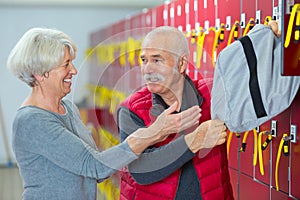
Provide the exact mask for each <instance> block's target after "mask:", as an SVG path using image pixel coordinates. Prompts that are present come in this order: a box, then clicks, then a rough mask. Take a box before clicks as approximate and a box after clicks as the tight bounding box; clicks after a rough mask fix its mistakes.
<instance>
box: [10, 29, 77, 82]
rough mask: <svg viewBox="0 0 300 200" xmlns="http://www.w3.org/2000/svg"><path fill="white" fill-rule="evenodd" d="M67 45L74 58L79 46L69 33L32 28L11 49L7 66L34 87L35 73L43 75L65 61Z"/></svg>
mask: <svg viewBox="0 0 300 200" xmlns="http://www.w3.org/2000/svg"><path fill="white" fill-rule="evenodd" d="M66 47H67V48H68V49H69V51H70V54H71V56H72V58H73V59H74V58H75V53H76V50H77V48H76V45H75V44H74V42H73V41H72V39H71V38H70V37H69V36H68V35H66V34H65V33H63V32H61V31H59V30H55V29H49V28H31V29H29V30H28V31H27V32H26V33H25V34H24V35H23V36H22V37H21V39H20V40H19V41H18V42H17V44H16V45H15V47H14V48H13V49H12V50H11V52H10V54H9V57H8V60H7V67H8V69H9V70H10V71H11V73H12V74H13V75H15V76H16V77H18V78H19V79H20V80H22V81H24V82H25V83H27V84H28V85H29V86H30V87H33V86H34V85H35V81H36V80H35V78H34V75H35V74H38V75H40V76H42V75H44V74H45V73H47V72H49V71H50V70H51V69H53V68H55V67H57V66H59V65H60V64H61V63H62V62H63V58H64V53H65V48H66Z"/></svg>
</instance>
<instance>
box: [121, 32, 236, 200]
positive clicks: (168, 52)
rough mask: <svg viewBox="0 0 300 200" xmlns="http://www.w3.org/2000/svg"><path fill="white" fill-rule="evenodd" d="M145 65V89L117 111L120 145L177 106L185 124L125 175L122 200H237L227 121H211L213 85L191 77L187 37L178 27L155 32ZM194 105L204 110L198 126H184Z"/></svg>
mask: <svg viewBox="0 0 300 200" xmlns="http://www.w3.org/2000/svg"><path fill="white" fill-rule="evenodd" d="M141 60H142V66H141V70H142V75H143V77H144V80H145V83H146V87H144V88H142V89H141V90H139V91H137V92H136V93H134V94H132V95H131V96H130V97H128V98H127V99H126V100H125V101H124V102H123V103H122V104H121V106H120V108H119V110H118V126H119V134H120V138H121V141H124V140H125V139H126V137H128V136H129V135H130V134H131V133H133V132H134V131H135V130H136V129H138V128H141V127H145V128H147V127H148V126H150V125H151V124H152V123H153V122H154V121H155V118H156V117H157V116H158V115H159V114H160V113H161V112H163V111H164V110H165V109H167V108H168V107H169V106H170V105H172V104H173V103H174V102H177V109H176V112H177V113H178V116H181V120H180V122H179V123H178V127H179V129H178V130H179V132H178V133H174V134H173V135H172V136H170V137H169V138H167V140H165V141H164V142H161V143H158V144H156V145H154V146H152V147H151V148H148V149H147V150H145V151H144V152H143V153H142V155H141V156H140V158H138V159H137V160H136V161H134V162H133V163H131V164H130V165H129V166H128V169H123V170H122V172H121V196H120V198H121V199H141V200H145V199H151V200H156V199H157V200H158V199H160V200H162V199H180V200H181V199H188V200H195V199H228V200H229V199H233V194H232V187H231V184H230V177H229V172H228V163H227V156H226V146H225V144H224V142H225V138H226V127H225V125H224V123H223V122H222V121H219V120H210V93H209V91H210V90H209V87H210V86H211V83H212V82H211V80H210V81H209V80H208V81H205V80H204V79H202V80H198V81H192V80H191V79H190V78H189V77H188V76H187V75H186V69H187V67H188V60H189V48H188V43H187V40H186V38H185V36H184V35H183V34H182V32H180V31H179V30H178V29H176V28H173V27H159V28H156V29H154V30H153V31H151V32H150V33H148V34H147V35H146V37H145V39H144V41H143V44H142V53H141ZM195 105H198V106H200V108H201V109H202V111H201V117H200V120H199V124H198V125H197V126H198V127H183V126H184V124H185V123H186V122H185V121H184V118H185V117H184V116H183V114H182V112H183V111H184V110H186V109H188V108H190V107H193V106H195ZM180 127H182V128H180ZM195 128H196V129H195ZM155 131H159V130H155Z"/></svg>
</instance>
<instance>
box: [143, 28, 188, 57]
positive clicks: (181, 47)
mask: <svg viewBox="0 0 300 200" xmlns="http://www.w3.org/2000/svg"><path fill="white" fill-rule="evenodd" d="M158 39H162V41H161V43H160V48H163V49H164V50H166V51H168V52H170V53H173V54H175V55H177V56H178V57H180V56H182V55H186V56H187V57H189V55H190V51H189V45H188V41H187V39H186V37H185V35H184V34H183V33H182V32H181V31H180V30H178V29H177V28H175V27H172V26H160V27H157V28H155V29H153V30H152V31H150V32H149V33H148V34H147V35H146V36H145V38H144V40H143V43H142V48H148V47H151V45H152V43H153V41H155V40H158Z"/></svg>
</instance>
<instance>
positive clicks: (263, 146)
mask: <svg viewBox="0 0 300 200" xmlns="http://www.w3.org/2000/svg"><path fill="white" fill-rule="evenodd" d="M266 133H267V134H268V137H267V139H266V141H265V142H264V143H263V144H262V145H261V149H262V150H263V151H264V150H265V149H266V148H267V147H268V145H269V143H270V142H271V141H272V134H271V133H269V132H266Z"/></svg>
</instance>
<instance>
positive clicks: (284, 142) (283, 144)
mask: <svg viewBox="0 0 300 200" xmlns="http://www.w3.org/2000/svg"><path fill="white" fill-rule="evenodd" d="M287 138H289V137H288V135H287V134H286V133H285V134H283V135H282V138H281V140H280V143H279V147H278V152H277V158H276V165H275V186H276V190H277V191H279V186H278V168H279V161H280V157H281V152H282V148H283V146H285V147H284V149H287V147H286V142H287ZM285 155H286V154H285Z"/></svg>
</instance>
